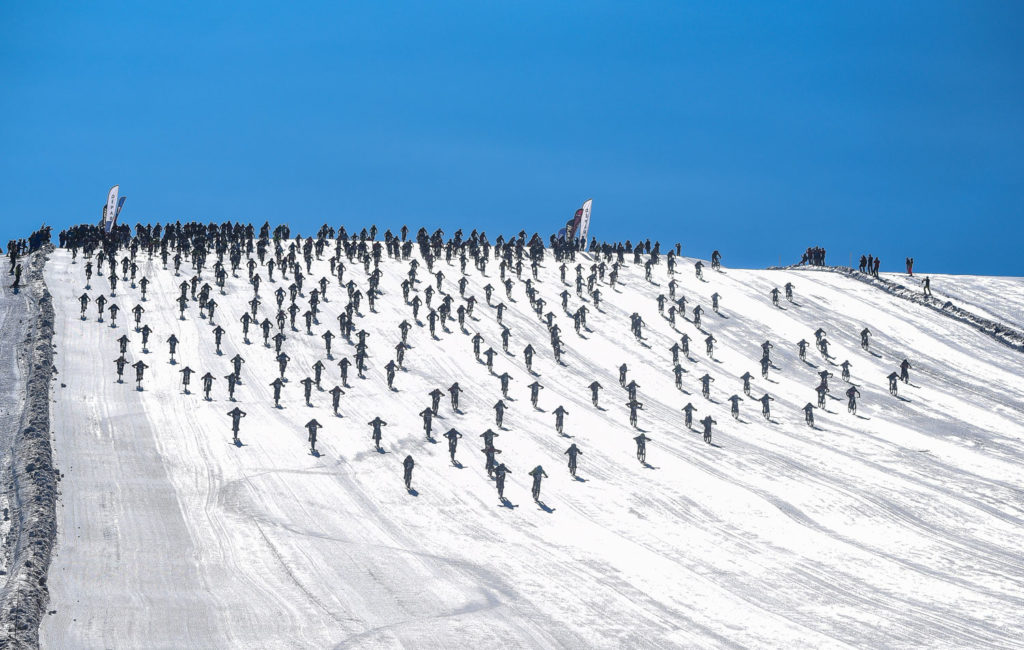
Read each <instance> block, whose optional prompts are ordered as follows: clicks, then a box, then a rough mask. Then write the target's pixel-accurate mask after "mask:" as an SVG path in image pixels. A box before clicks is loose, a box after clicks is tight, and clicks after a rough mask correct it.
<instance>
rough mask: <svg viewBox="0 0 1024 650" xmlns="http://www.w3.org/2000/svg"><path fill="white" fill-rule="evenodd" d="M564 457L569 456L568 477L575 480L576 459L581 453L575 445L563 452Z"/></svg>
mask: <svg viewBox="0 0 1024 650" xmlns="http://www.w3.org/2000/svg"><path fill="white" fill-rule="evenodd" d="M565 453H566V455H568V456H569V475H570V476H572V477H573V478H576V457H577V456H578V455H580V454H582V453H583V452H582V451H580V448H579V447H577V446H576V443H575V442H574V443H572V444H571V445H569V448H568V449H566V450H565Z"/></svg>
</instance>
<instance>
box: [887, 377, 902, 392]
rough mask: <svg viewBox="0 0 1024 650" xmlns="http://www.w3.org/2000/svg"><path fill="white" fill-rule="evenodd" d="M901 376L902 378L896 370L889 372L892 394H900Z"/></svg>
mask: <svg viewBox="0 0 1024 650" xmlns="http://www.w3.org/2000/svg"><path fill="white" fill-rule="evenodd" d="M899 378H900V376H899V374H897V373H895V372H890V373H889V394H890V395H898V394H899Z"/></svg>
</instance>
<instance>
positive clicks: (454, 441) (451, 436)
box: [444, 429, 462, 465]
mask: <svg viewBox="0 0 1024 650" xmlns="http://www.w3.org/2000/svg"><path fill="white" fill-rule="evenodd" d="M444 437H445V438H448V455H449V456H451V458H452V465H455V464H456V463H455V449H456V447H458V445H459V438H461V437H462V434H461V433H459V432H458V431H456V430H455V429H448V431H447V432H446V433H445V434H444Z"/></svg>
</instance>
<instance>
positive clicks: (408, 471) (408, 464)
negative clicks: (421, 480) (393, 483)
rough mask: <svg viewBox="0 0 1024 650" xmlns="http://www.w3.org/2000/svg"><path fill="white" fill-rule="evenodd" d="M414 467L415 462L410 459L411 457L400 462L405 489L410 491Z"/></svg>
mask: <svg viewBox="0 0 1024 650" xmlns="http://www.w3.org/2000/svg"><path fill="white" fill-rule="evenodd" d="M415 466H416V461H414V460H413V459H412V456H411V455H409V456H406V457H405V460H403V461H402V467H403V468H404V469H405V489H406V490H408V491H410V492H411V491H412V468H413V467H415Z"/></svg>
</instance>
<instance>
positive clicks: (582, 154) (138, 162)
mask: <svg viewBox="0 0 1024 650" xmlns="http://www.w3.org/2000/svg"><path fill="white" fill-rule="evenodd" d="M1022 18H1024V4H1022V3H1016V2H991V3H990V2H934V1H931V2H898V3H893V2H881V3H873V2H857V3H849V2H844V3H781V2H780V3H760V2H758V3H731V2H713V3H701V4H691V3H683V2H665V3H659V2H644V3H605V2H555V3H552V2H505V3H497V2H464V3H463V2H416V3H414V2H407V3H388V2H368V3H348V2H333V3H323V4H318V3H285V2H274V3H264V2H260V1H254V2H248V3H237V4H228V3H219V2H203V3H187V2H180V3H139V2H136V3H127V2H125V3H113V2H109V3H108V2H101V3H93V2H88V3H60V4H57V3H47V2H36V1H33V2H6V3H2V4H0V189H2V190H3V196H4V197H5V199H6V200H5V205H4V214H3V216H0V241H2V242H3V244H4V245H5V246H6V242H7V240H8V239H9V238H11V237H14V236H25V235H27V234H28V232H30V231H31V230H32V229H33V228H34V227H36V226H37V225H39V224H40V223H41V222H43V221H45V222H46V223H49V224H51V225H54V226H56V227H58V228H60V227H64V226H66V225H69V224H72V223H80V222H85V221H88V222H95V221H97V220H98V219H99V215H100V208H101V205H102V203H103V201H104V199H105V196H106V190H107V189H108V187H109V186H110V185H112V184H114V183H120V185H121V188H122V192H123V193H124V194H126V195H127V196H128V201H127V204H126V206H125V211H124V212H123V213H122V219H123V220H125V221H127V222H129V223H131V224H134V223H136V222H137V221H143V222H146V221H157V220H160V221H166V220H175V219H182V220H184V219H192V218H199V219H203V220H216V221H222V220H227V219H232V220H244V221H253V222H256V223H262V222H263V221H264V220H270V221H271V222H272V223H277V222H285V221H287V222H288V223H290V224H292V226H293V232H296V231H298V232H303V233H307V234H308V233H311V232H313V231H314V230H315V229H316V227H317V226H318V225H319V224H321V223H323V222H325V221H326V222H329V223H332V224H345V225H346V226H348V227H353V226H355V227H362V226H363V225H369V224H371V223H376V224H378V226H379V227H380V228H381V229H383V228H385V227H392V228H397V227H399V226H401V224H403V223H408V224H409V225H410V226H418V225H427V226H428V227H430V228H434V227H441V228H444V229H445V230H446V231H447V232H452V231H454V230H455V229H456V228H458V227H463V228H466V229H467V230H469V229H472V228H474V227H476V228H482V229H484V230H486V231H488V232H489V233H492V234H497V233H498V232H506V233H510V232H512V233H514V232H518V231H519V230H520V229H526V230H527V231H530V232H532V231H540V232H541V233H542V234H545V235H547V234H549V233H551V232H554V230H555V229H557V228H558V226H559V224H560V223H564V221H565V220H566V219H567V218H569V217H570V216H571V215H572V213H573V211H574V210H575V208H576V207H577V206H578V205H579V203H580V202H582V201H583V200H584V199H586V198H588V197H593V198H594V216H593V219H594V221H593V225H592V228H591V230H592V234H595V235H596V236H598V237H599V238H608V239H625V238H632V239H634V240H636V239H638V238H641V237H651V238H652V239H661V240H662V241H663V242H666V243H669V242H675V241H681V242H682V243H683V249H684V253H686V254H690V255H698V256H701V257H707V256H708V255H709V254H710V252H711V250H712V249H713V248H719V249H720V250H722V252H723V254H724V258H725V263H726V264H727V265H733V266H748V267H759V266H766V265H769V264H775V263H777V262H778V261H779V260H780V259H781V260H783V261H792V260H795V259H797V258H798V257H799V254H800V252H801V251H802V250H803V248H805V247H806V246H808V245H812V244H818V245H822V246H825V247H826V248H827V249H828V250H829V258H830V261H832V262H837V263H838V262H842V263H845V262H846V261H847V259H848V257H849V255H850V254H851V253H853V254H855V255H856V254H859V253H861V252H873V253H875V254H877V255H879V256H881V258H882V260H883V269H891V270H897V269H899V268H901V267H902V265H903V259H904V257H906V256H907V255H912V256H914V257H915V258H916V260H917V268H918V270H920V271H932V272H955V273H986V274H1001V275H1024V255H1022V254H1021V253H1020V250H1019V249H1020V242H1021V238H1022V235H1024V226H1022V225H1021V217H1022V208H1024V198H1022V197H1024V182H1022V179H1024V157H1022V152H1024V69H1022V65H1021V64H1022V62H1024V39H1022V38H1020V33H1021V31H1022V28H1024V20H1022Z"/></svg>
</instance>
